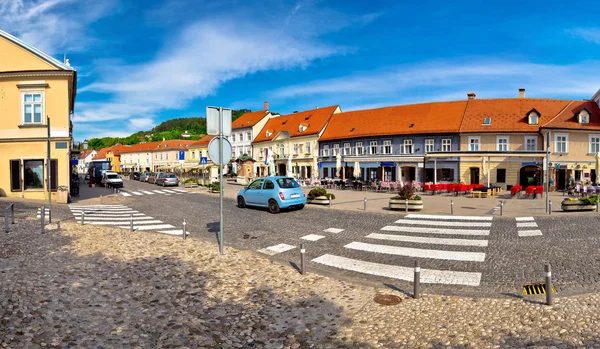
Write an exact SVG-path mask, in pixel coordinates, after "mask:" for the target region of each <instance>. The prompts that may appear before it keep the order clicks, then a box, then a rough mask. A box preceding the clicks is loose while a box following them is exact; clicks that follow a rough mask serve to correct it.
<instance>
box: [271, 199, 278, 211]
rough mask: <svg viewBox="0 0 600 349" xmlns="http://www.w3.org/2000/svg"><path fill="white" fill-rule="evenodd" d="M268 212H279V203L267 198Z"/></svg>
mask: <svg viewBox="0 0 600 349" xmlns="http://www.w3.org/2000/svg"><path fill="white" fill-rule="evenodd" d="M269 212H271V213H279V204H278V203H277V201H275V200H269Z"/></svg>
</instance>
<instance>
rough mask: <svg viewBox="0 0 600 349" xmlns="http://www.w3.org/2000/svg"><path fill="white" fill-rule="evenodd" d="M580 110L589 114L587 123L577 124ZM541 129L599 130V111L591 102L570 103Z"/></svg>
mask: <svg viewBox="0 0 600 349" xmlns="http://www.w3.org/2000/svg"><path fill="white" fill-rule="evenodd" d="M582 110H586V111H587V112H588V113H589V123H587V124H581V123H579V119H578V115H579V112H581V111H582ZM542 128H553V129H575V130H600V109H599V108H598V105H597V104H596V103H594V102H592V101H571V102H570V103H569V104H568V105H567V106H566V108H564V109H563V110H562V111H561V112H560V113H559V114H558V115H556V117H554V118H553V119H552V120H550V121H548V122H547V123H545V124H543V126H542Z"/></svg>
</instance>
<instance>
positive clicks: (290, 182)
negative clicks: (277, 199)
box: [277, 178, 300, 189]
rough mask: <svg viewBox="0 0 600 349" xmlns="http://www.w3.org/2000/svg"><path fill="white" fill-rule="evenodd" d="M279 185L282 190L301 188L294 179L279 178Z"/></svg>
mask: <svg viewBox="0 0 600 349" xmlns="http://www.w3.org/2000/svg"><path fill="white" fill-rule="evenodd" d="M277 184H278V185H279V188H281V189H290V188H300V185H299V184H298V183H297V182H296V181H295V180H294V179H293V178H279V179H278V180H277Z"/></svg>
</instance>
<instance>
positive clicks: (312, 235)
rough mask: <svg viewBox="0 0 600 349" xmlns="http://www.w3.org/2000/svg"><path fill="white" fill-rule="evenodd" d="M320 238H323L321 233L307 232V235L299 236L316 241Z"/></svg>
mask: <svg viewBox="0 0 600 349" xmlns="http://www.w3.org/2000/svg"><path fill="white" fill-rule="evenodd" d="M322 238H324V236H323V235H317V234H308V235H305V236H303V237H301V238H300V239H303V240H308V241H317V240H321V239H322Z"/></svg>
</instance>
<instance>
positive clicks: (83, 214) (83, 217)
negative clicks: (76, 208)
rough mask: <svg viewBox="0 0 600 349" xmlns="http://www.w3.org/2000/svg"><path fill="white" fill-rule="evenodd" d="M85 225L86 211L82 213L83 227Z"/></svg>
mask: <svg viewBox="0 0 600 349" xmlns="http://www.w3.org/2000/svg"><path fill="white" fill-rule="evenodd" d="M84 224H85V210H84V211H83V212H81V225H84Z"/></svg>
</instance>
